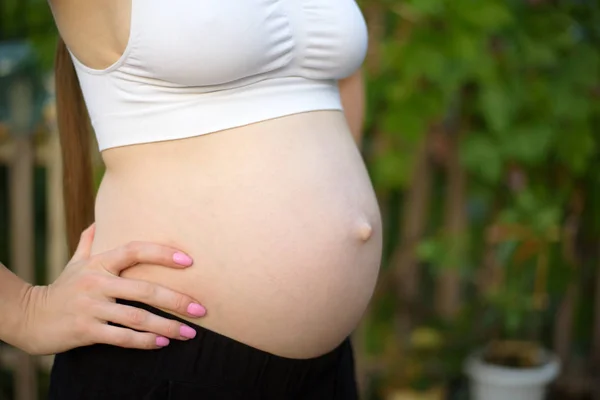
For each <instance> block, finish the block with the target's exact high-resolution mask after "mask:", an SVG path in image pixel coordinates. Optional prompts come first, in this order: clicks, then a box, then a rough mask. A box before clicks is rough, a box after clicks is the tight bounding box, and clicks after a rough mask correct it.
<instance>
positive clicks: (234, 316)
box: [93, 112, 382, 358]
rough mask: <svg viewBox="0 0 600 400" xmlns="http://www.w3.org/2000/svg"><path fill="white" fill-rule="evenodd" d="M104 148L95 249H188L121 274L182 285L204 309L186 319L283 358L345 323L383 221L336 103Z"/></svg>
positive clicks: (365, 298)
mask: <svg viewBox="0 0 600 400" xmlns="http://www.w3.org/2000/svg"><path fill="white" fill-rule="evenodd" d="M103 156H104V159H105V162H106V165H107V172H106V174H105V177H104V179H103V182H102V185H101V187H100V190H99V193H98V198H97V203H96V223H97V228H96V238H95V242H94V248H93V251H94V252H100V251H104V250H107V249H110V248H113V247H115V246H118V245H120V244H123V243H126V242H128V241H131V240H149V241H155V242H158V243H163V244H168V245H173V246H175V247H177V248H180V249H182V250H184V251H186V252H187V253H188V254H190V255H191V256H192V257H193V258H194V260H195V264H194V266H193V267H191V268H189V269H186V270H181V271H180V270H172V269H167V268H163V267H157V266H153V265H139V266H136V267H133V268H131V269H129V270H127V271H126V272H125V273H124V276H126V277H133V278H136V279H144V280H149V281H154V282H158V283H161V284H163V285H165V286H168V287H171V288H173V289H176V290H178V291H181V292H184V293H187V294H189V295H191V296H193V297H194V298H196V299H198V300H199V301H200V302H201V303H202V304H204V305H205V306H206V308H207V310H208V314H207V316H206V317H205V318H203V319H201V320H194V321H193V322H194V323H196V324H198V325H202V326H204V327H206V328H208V329H210V330H213V331H216V332H219V333H221V334H224V335H226V336H229V337H231V338H233V339H236V340H239V341H241V342H243V343H246V344H248V345H250V346H253V347H256V348H259V349H262V350H265V351H269V352H271V353H274V354H278V355H281V356H285V357H293V358H308V357H314V356H317V355H320V354H323V353H325V352H327V351H329V350H331V349H333V348H334V347H336V346H337V345H338V344H339V343H340V342H341V341H342V340H343V339H344V338H345V337H346V336H347V335H348V334H349V333H351V331H352V330H353V329H354V328H355V327H356V325H357V323H358V321H359V320H360V318H361V316H362V314H363V312H364V310H365V309H366V306H367V304H368V302H369V300H370V298H371V295H372V292H373V288H374V286H375V282H376V279H377V274H378V270H379V262H380V257H381V242H382V240H381V222H380V216H379V209H378V206H377V202H376V200H375V196H374V193H373V189H372V187H371V184H370V182H369V179H368V175H367V173H366V170H365V168H364V164H363V162H362V159H361V157H360V154H359V152H358V150H357V148H356V145H355V144H354V142H353V140H352V137H351V135H350V134H349V132H348V129H347V127H346V124H345V120H344V118H343V115H342V114H341V113H338V112H316V113H306V114H298V115H294V116H289V117H285V118H281V119H276V120H271V121H265V122H262V123H260V124H255V125H250V126H247V127H243V128H237V129H233V130H228V131H224V132H219V133H214V134H210V135H204V136H200V137H196V138H191V139H184V140H180V141H172V142H163V143H154V144H148V145H139V146H132V147H127V148H119V149H112V150H108V151H106V152H105V154H104V155H103ZM182 317H183V318H188V317H185V316H182Z"/></svg>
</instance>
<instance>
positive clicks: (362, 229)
mask: <svg viewBox="0 0 600 400" xmlns="http://www.w3.org/2000/svg"><path fill="white" fill-rule="evenodd" d="M357 233H358V238H359V239H360V240H362V241H363V242H366V241H367V240H369V238H371V236H373V227H372V226H371V224H369V223H368V222H366V221H363V222H361V223H359V224H358V229H357Z"/></svg>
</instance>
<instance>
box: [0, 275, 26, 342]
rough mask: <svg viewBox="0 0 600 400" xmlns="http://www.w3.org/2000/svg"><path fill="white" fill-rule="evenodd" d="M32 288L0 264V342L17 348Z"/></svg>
mask: <svg viewBox="0 0 600 400" xmlns="http://www.w3.org/2000/svg"><path fill="white" fill-rule="evenodd" d="M31 289H32V286H31V285H30V284H29V283H27V282H25V281H23V280H22V279H20V278H19V277H18V276H16V275H15V274H13V273H12V272H11V271H10V270H9V269H8V268H6V267H5V266H4V265H2V264H0V340H1V341H3V342H6V343H9V344H12V345H15V346H18V347H19V343H20V342H21V341H22V339H23V338H22V334H23V332H24V326H25V320H26V318H27V313H26V309H27V303H28V301H29V297H30V293H31Z"/></svg>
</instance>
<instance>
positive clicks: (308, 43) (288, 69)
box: [130, 0, 367, 86]
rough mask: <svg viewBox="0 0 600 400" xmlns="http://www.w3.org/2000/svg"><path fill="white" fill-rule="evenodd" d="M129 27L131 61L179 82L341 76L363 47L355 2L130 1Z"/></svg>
mask: <svg viewBox="0 0 600 400" xmlns="http://www.w3.org/2000/svg"><path fill="white" fill-rule="evenodd" d="M131 26H132V28H131V31H132V32H131V38H130V40H132V42H133V43H132V46H133V47H134V49H133V50H134V53H137V56H135V57H133V60H132V61H133V62H134V63H135V61H136V58H137V59H138V60H139V62H140V64H143V65H145V66H146V68H147V69H148V71H149V73H151V74H152V75H153V76H155V77H158V78H160V79H163V80H166V81H169V82H173V83H176V84H180V85H185V86H210V85H222V84H226V83H228V82H237V81H239V80H243V79H251V78H252V77H258V78H262V77H264V78H267V77H269V76H286V75H289V76H303V77H306V78H311V79H341V78H343V77H345V76H347V75H349V74H350V73H352V72H353V71H354V70H356V69H357V68H358V67H359V66H360V64H361V63H362V61H363V59H364V56H365V52H366V47H367V30H366V25H365V22H364V19H363V17H362V14H361V11H360V9H359V8H358V6H357V4H356V3H355V1H354V0H171V1H169V2H163V1H159V0H133V7H132V25H131Z"/></svg>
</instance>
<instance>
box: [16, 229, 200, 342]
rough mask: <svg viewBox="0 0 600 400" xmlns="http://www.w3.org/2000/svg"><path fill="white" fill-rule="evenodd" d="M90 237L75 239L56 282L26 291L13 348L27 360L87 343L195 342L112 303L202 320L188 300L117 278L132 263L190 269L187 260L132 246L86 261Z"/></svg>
mask: <svg viewBox="0 0 600 400" xmlns="http://www.w3.org/2000/svg"><path fill="white" fill-rule="evenodd" d="M93 237H94V226H93V225H92V226H91V227H90V228H88V229H87V230H86V231H85V232H83V234H82V235H81V239H80V242H79V246H78V248H77V251H76V252H75V255H74V256H73V258H72V259H71V261H70V262H69V264H68V265H67V266H66V268H65V269H64V271H63V273H62V274H61V275H60V277H59V278H58V279H57V280H56V281H55V282H54V283H52V284H51V285H49V286H32V287H30V288H29V290H28V293H27V294H26V297H25V314H26V315H25V316H24V317H25V323H24V324H23V329H22V335H21V336H22V338H23V340H24V342H23V343H19V344H18V346H19V347H21V348H23V349H24V350H25V351H27V352H29V353H31V354H50V353H59V352H62V351H66V350H68V349H71V348H74V347H79V346H85V345H89V344H93V343H106V344H111V345H115V346H120V347H130V348H139V349H157V348H160V347H164V346H166V345H168V343H169V340H168V339H167V338H172V339H180V340H186V339H188V338H191V337H194V336H195V331H194V330H193V329H192V328H190V327H188V326H186V325H184V324H182V323H180V322H178V321H173V320H167V319H165V318H162V317H159V316H157V315H155V314H152V313H150V312H148V311H146V310H143V309H140V308H136V307H131V306H127V305H123V304H118V303H116V302H115V299H124V300H133V301H139V302H142V303H145V304H148V305H151V306H154V307H158V308H162V309H166V310H170V311H174V312H176V313H178V314H181V315H190V316H194V317H201V316H203V315H204V314H205V310H204V308H203V307H202V306H201V305H199V304H198V303H197V302H195V301H194V300H193V299H192V298H190V297H188V296H185V295H183V294H180V293H177V292H174V291H172V290H170V289H167V288H165V287H161V286H159V285H156V284H152V283H148V282H144V281H139V280H132V279H125V278H121V277H119V274H120V273H121V271H123V270H124V269H127V268H129V267H131V266H133V265H135V264H138V263H149V264H156V265H164V266H166V267H171V268H185V267H188V266H190V265H191V264H192V259H191V258H190V257H189V256H187V255H185V254H183V253H181V252H178V251H177V250H176V249H173V248H170V247H165V246H160V245H157V244H151V243H143V242H132V243H130V244H128V245H126V246H122V247H119V248H117V249H115V250H111V251H108V252H106V253H102V254H98V255H94V256H91V257H90V249H91V245H92V240H93ZM107 321H109V322H113V323H116V324H119V325H123V326H127V327H129V328H133V329H135V330H133V329H127V328H122V327H116V326H112V325H109V324H107ZM137 331H141V332H137Z"/></svg>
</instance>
